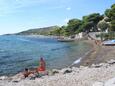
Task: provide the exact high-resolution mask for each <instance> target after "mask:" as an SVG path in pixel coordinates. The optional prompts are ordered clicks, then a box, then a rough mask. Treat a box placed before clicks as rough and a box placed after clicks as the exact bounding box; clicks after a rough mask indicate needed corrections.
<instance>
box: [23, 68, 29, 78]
mask: <svg viewBox="0 0 115 86" xmlns="http://www.w3.org/2000/svg"><path fill="white" fill-rule="evenodd" d="M30 74H31V72H30V71H29V70H28V68H25V70H24V72H23V75H24V77H25V78H27V77H28V76H29V75H30Z"/></svg>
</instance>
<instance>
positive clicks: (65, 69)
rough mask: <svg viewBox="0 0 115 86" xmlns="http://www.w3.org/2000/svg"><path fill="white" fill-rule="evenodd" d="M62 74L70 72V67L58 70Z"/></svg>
mask: <svg viewBox="0 0 115 86" xmlns="http://www.w3.org/2000/svg"><path fill="white" fill-rule="evenodd" d="M60 72H61V73H62V74H66V73H71V72H72V69H71V68H64V69H62V70H61V71H60Z"/></svg>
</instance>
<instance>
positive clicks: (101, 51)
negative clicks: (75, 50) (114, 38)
mask: <svg viewBox="0 0 115 86" xmlns="http://www.w3.org/2000/svg"><path fill="white" fill-rule="evenodd" d="M86 43H89V44H90V45H91V46H92V49H91V51H90V52H89V53H88V54H87V55H85V57H84V58H83V59H82V60H81V61H80V63H79V64H78V65H76V66H91V65H92V64H100V63H103V62H104V63H105V62H107V61H109V60H111V59H113V60H115V58H114V56H115V53H114V51H115V46H114V47H113V46H102V45H96V44H95V42H94V40H87V41H86Z"/></svg>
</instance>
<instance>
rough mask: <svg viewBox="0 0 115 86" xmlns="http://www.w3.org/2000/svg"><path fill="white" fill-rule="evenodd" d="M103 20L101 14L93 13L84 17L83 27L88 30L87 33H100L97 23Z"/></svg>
mask: <svg viewBox="0 0 115 86" xmlns="http://www.w3.org/2000/svg"><path fill="white" fill-rule="evenodd" d="M102 19H103V16H102V15H100V14H99V13H93V14H90V15H88V16H83V22H84V23H83V26H84V28H85V29H86V30H85V31H87V32H89V31H98V29H97V23H98V22H99V21H100V20H102Z"/></svg>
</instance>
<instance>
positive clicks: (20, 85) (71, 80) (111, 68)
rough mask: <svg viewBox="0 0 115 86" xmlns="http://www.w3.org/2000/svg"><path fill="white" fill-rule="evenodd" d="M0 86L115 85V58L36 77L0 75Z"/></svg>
mask: <svg viewBox="0 0 115 86" xmlns="http://www.w3.org/2000/svg"><path fill="white" fill-rule="evenodd" d="M0 86H115V60H110V61H108V62H106V63H100V64H92V65H91V66H90V67H87V66H80V67H79V68H78V67H72V68H64V69H62V70H57V69H53V70H52V74H49V75H47V76H43V77H41V78H35V79H32V80H31V79H29V78H26V79H21V78H20V76H19V74H18V75H15V76H12V77H5V76H2V77H0Z"/></svg>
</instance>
